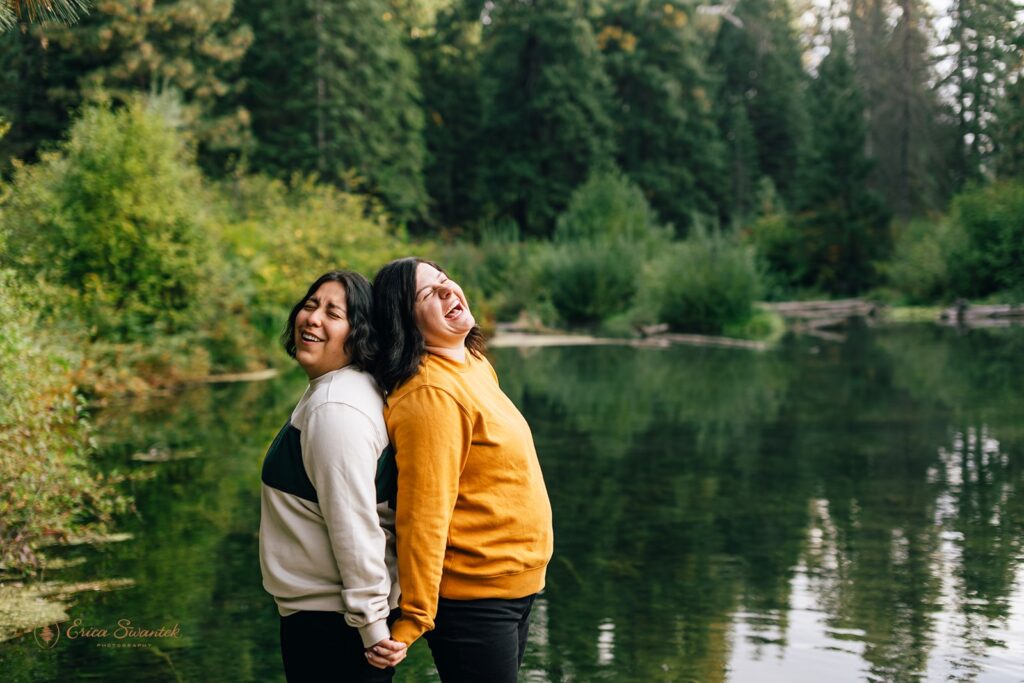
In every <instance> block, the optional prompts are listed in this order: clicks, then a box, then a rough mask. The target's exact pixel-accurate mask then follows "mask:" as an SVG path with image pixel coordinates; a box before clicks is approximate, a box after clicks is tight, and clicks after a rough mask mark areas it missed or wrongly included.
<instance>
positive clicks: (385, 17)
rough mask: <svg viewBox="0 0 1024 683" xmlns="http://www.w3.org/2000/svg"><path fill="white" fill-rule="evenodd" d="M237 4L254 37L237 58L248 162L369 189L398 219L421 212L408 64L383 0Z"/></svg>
mask: <svg viewBox="0 0 1024 683" xmlns="http://www.w3.org/2000/svg"><path fill="white" fill-rule="evenodd" d="M239 9H240V12H241V14H242V16H243V17H244V19H245V20H246V21H247V22H248V23H249V25H250V26H252V29H253V33H254V36H255V39H254V43H253V47H252V49H251V50H250V51H249V53H248V56H247V58H246V60H245V63H244V64H243V75H244V76H245V77H246V79H247V80H248V89H247V93H246V96H245V98H244V102H245V104H246V106H247V107H248V109H249V111H250V112H251V114H252V126H253V132H254V134H255V136H256V139H257V147H256V150H255V152H254V154H253V166H254V167H255V168H256V169H258V170H264V171H267V172H270V173H272V174H275V175H282V176H287V175H290V174H292V173H294V172H296V171H308V172H316V173H319V174H320V175H321V177H323V178H325V179H329V180H333V181H337V182H340V183H342V184H344V185H356V186H361V187H363V189H369V190H370V191H372V192H373V193H375V194H376V195H378V196H379V197H380V198H381V199H382V200H383V202H384V204H385V205H386V206H387V208H388V209H389V210H390V211H391V213H392V215H394V216H395V217H396V218H398V219H400V220H408V219H413V218H416V217H419V216H421V215H422V214H423V213H424V211H425V208H426V192H425V191H424V188H423V157H424V152H423V137H422V133H423V114H422V111H421V110H420V107H419V88H418V86H417V83H416V65H415V61H414V59H413V56H412V54H411V52H410V50H409V47H408V45H407V44H406V42H405V41H406V38H405V35H404V33H403V31H402V29H401V26H400V24H399V23H398V21H397V20H396V18H395V16H394V13H393V12H391V11H390V10H389V6H388V4H387V2H386V1H385V0H344V1H342V0H310V1H309V2H300V3H281V2H273V1H271V0H252V1H250V2H247V3H244V4H243V5H240V8H239ZM352 172H354V173H355V174H356V178H353V177H352V176H351V173H352Z"/></svg>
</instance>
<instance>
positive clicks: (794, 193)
mask: <svg viewBox="0 0 1024 683" xmlns="http://www.w3.org/2000/svg"><path fill="white" fill-rule="evenodd" d="M734 14H735V16H736V18H737V19H738V20H739V21H738V23H739V24H741V25H736V24H733V23H731V22H723V24H722V27H721V29H720V30H719V31H718V36H717V38H716V41H715V45H714V49H713V51H712V53H711V57H710V60H711V63H712V64H713V65H714V66H715V68H717V69H718V71H719V73H720V75H721V78H722V85H721V88H720V93H719V95H718V101H719V102H720V103H721V105H722V109H721V111H720V112H719V116H720V120H721V121H722V125H723V127H724V133H725V136H726V138H727V139H733V140H736V139H739V138H740V137H742V136H743V132H742V131H734V130H732V129H731V128H730V127H729V126H730V124H731V122H738V123H740V125H743V124H742V121H743V117H737V116H736V115H735V114H734V112H733V109H734V107H736V106H740V107H743V109H744V110H745V113H746V121H747V122H749V124H750V127H751V128H752V129H753V132H754V139H755V141H756V144H757V161H758V166H759V167H760V169H761V172H762V173H764V174H766V175H767V176H768V177H769V178H771V180H772V182H773V183H774V184H775V187H776V188H777V189H778V191H779V193H780V194H781V195H782V197H783V199H784V200H785V201H786V203H787V204H793V203H795V200H797V198H798V197H799V194H800V188H799V186H798V183H797V179H798V178H799V177H800V170H801V167H802V165H803V163H804V159H805V156H806V154H807V140H808V126H809V122H808V118H807V111H806V107H805V102H804V93H805V85H806V76H805V74H804V71H803V67H802V66H801V51H800V45H799V41H798V40H797V36H796V34H795V32H794V30H793V27H792V24H793V20H792V16H791V12H790V9H789V5H788V3H787V2H786V1H785V0H739V2H738V3H737V4H736V8H735V12H734ZM740 163H743V162H741V161H740V160H737V159H732V160H731V161H730V165H732V166H734V167H735V166H736V165H737V164H740ZM736 200H737V198H735V197H734V198H733V201H734V202H735V201H736Z"/></svg>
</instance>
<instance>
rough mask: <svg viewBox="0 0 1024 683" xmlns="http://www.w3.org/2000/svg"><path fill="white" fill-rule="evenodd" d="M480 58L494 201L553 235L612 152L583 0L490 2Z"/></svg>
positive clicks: (526, 224)
mask: <svg viewBox="0 0 1024 683" xmlns="http://www.w3.org/2000/svg"><path fill="white" fill-rule="evenodd" d="M489 7H490V11H489V13H488V14H487V15H486V17H485V19H486V25H485V29H484V54H483V58H482V73H483V85H482V87H483V100H484V134H483V138H482V139H483V140H484V141H485V143H486V144H485V150H484V153H483V162H484V164H485V168H486V169H487V176H486V177H487V187H488V191H489V195H490V203H491V205H492V207H493V211H494V212H495V213H496V214H497V215H499V216H500V215H505V216H511V217H512V218H513V219H515V220H516V222H517V223H518V224H519V227H520V229H521V230H522V231H523V233H524V234H527V235H548V234H550V233H551V230H552V228H553V226H554V221H555V218H556V217H557V215H558V214H559V212H560V211H561V210H562V209H563V208H565V206H566V205H567V203H568V201H569V196H570V195H571V194H572V191H573V189H574V188H575V187H576V186H577V185H579V184H580V183H582V182H583V181H584V180H585V179H586V178H587V176H588V175H589V172H590V170H591V169H592V168H594V167H596V166H599V165H601V164H602V163H605V162H607V161H609V160H610V159H611V158H612V153H613V129H612V124H611V120H610V118H609V115H608V107H609V102H610V97H611V88H610V84H609V82H608V79H607V77H606V76H605V74H604V72H603V71H602V70H601V66H600V61H599V59H598V53H597V44H596V43H595V41H594V36H593V33H592V31H591V28H590V24H589V23H588V22H587V20H586V18H585V17H584V16H583V12H582V7H581V5H580V3H579V2H577V0H500V1H498V2H494V3H492V4H491V5H489Z"/></svg>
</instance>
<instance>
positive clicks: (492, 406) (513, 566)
mask: <svg viewBox="0 0 1024 683" xmlns="http://www.w3.org/2000/svg"><path fill="white" fill-rule="evenodd" d="M384 418H385V421H386V422H387V428H388V435H389V437H390V438H391V444H392V446H394V448H395V460H396V462H397V464H398V502H397V505H396V506H395V515H396V519H395V526H396V529H395V531H396V536H397V543H398V575H399V576H400V577H402V596H401V599H400V603H399V606H400V607H401V613H402V615H401V617H400V618H399V619H398V621H396V622H395V624H394V625H393V626H392V627H391V636H392V638H394V639H396V640H400V641H402V642H405V643H410V644H411V643H412V642H413V641H415V640H416V639H417V638H419V637H420V636H421V635H423V633H425V632H426V631H429V630H431V629H433V628H434V617H435V616H436V614H437V599H438V596H439V595H440V596H442V597H445V598H451V599H454V600H472V599H479V598H507V599H512V598H521V597H525V596H527V595H531V594H533V593H536V592H538V591H540V590H541V589H542V588H543V587H544V574H545V571H546V568H547V564H548V561H549V560H550V559H551V552H552V549H553V531H552V527H551V503H550V502H549V500H548V494H547V489H546V488H545V486H544V478H543V475H542V474H541V469H540V463H539V461H538V460H537V452H536V450H535V448H534V445H533V436H532V434H531V433H530V426H529V425H528V424H527V423H526V420H525V419H524V418H523V416H522V415H521V414H520V413H519V410H517V409H516V407H515V405H514V404H513V403H512V401H510V400H509V398H508V397H507V396H506V395H505V394H504V393H503V392H502V391H501V388H500V387H499V386H498V378H497V376H496V375H495V374H494V369H493V368H492V367H491V364H490V363H489V362H487V360H486V359H484V358H477V357H476V356H474V355H473V354H472V353H470V352H468V351H467V352H466V362H465V363H459V362H456V361H453V360H449V359H446V358H442V357H440V356H436V355H434V354H431V353H427V354H424V360H423V362H422V364H421V366H420V371H419V373H418V374H417V375H415V376H414V377H412V378H411V379H410V380H409V381H407V382H406V383H405V384H403V385H402V386H400V387H398V388H397V389H396V390H395V391H394V392H392V393H391V395H390V396H388V399H387V407H386V408H385V411H384Z"/></svg>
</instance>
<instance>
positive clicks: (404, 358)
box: [373, 256, 484, 394]
mask: <svg viewBox="0 0 1024 683" xmlns="http://www.w3.org/2000/svg"><path fill="white" fill-rule="evenodd" d="M421 263H425V264H427V265H428V266H433V267H434V268H437V269H438V270H439V271H441V272H442V273H444V274H445V275H447V274H448V273H447V271H445V269H444V268H442V267H441V266H439V265H437V264H436V263H434V262H433V261H428V260H426V259H422V258H419V257H416V256H408V257H406V258H400V259H397V260H394V261H392V262H391V263H389V264H387V265H386V266H384V267H383V268H381V269H380V270H379V271H377V275H376V276H375V277H374V278H373V326H374V329H375V330H376V332H377V335H378V339H379V340H380V341H379V348H378V352H377V358H376V363H375V365H374V370H373V375H374V377H375V378H376V379H377V384H378V385H379V386H380V388H381V389H382V390H383V391H384V393H385V394H388V393H391V392H392V391H394V390H395V389H397V388H398V387H400V386H401V385H402V384H404V383H405V382H406V381H408V380H409V378H410V377H412V376H414V375H415V374H416V373H417V372H419V370H420V363H421V362H422V360H423V354H424V353H425V352H426V344H425V342H424V340H423V334H422V333H421V332H420V330H419V328H418V327H417V326H416V313H415V308H416V268H417V267H418V266H419V265H420V264H421ZM466 348H467V349H469V350H470V352H471V353H473V354H474V355H475V356H478V357H479V356H482V355H483V353H484V335H483V332H481V331H480V326H479V325H474V326H473V329H472V330H470V331H469V335H468V336H467V337H466Z"/></svg>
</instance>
